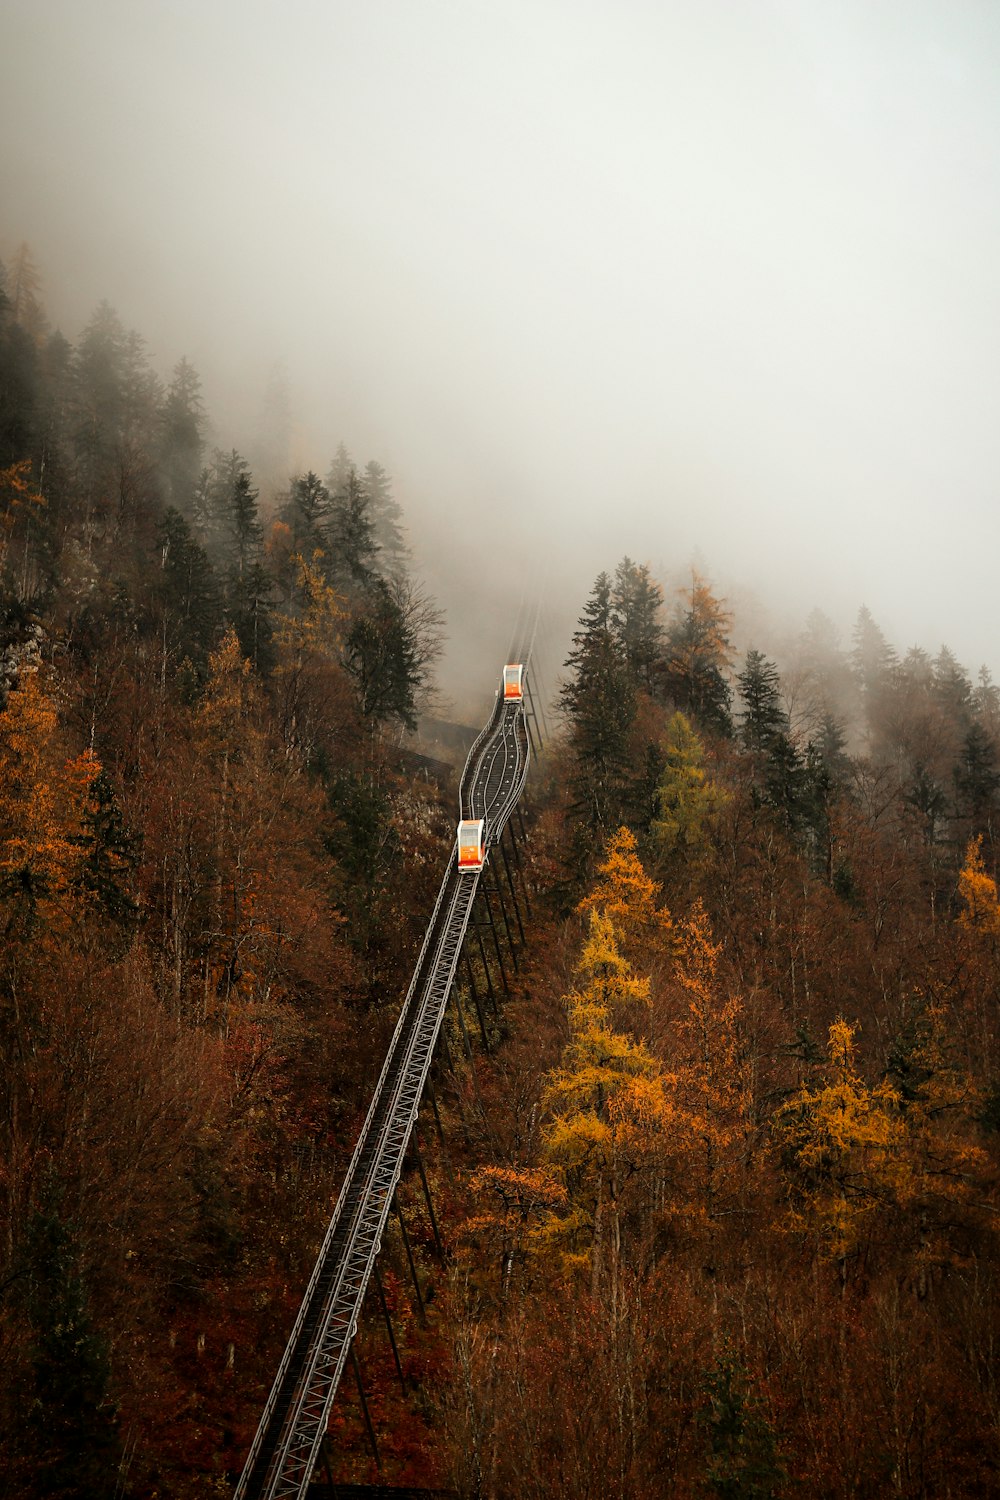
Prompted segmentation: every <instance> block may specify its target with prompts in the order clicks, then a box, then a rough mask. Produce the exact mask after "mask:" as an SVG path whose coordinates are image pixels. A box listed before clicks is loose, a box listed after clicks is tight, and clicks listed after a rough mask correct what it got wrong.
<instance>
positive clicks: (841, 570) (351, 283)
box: [0, 0, 1000, 676]
mask: <svg viewBox="0 0 1000 1500" xmlns="http://www.w3.org/2000/svg"><path fill="white" fill-rule="evenodd" d="M21 239H26V240H28V241H29V242H30V243H31V244H32V246H33V248H34V250H35V253H36V258H37V259H38V261H39V262H40V265H41V269H42V272H43V275H44V277H45V283H46V287H45V297H46V303H47V306H48V308H49V311H50V315H51V317H52V318H53V321H55V322H58V323H60V324H61V325H62V327H63V330H64V332H65V333H66V334H67V335H68V336H69V337H71V338H72V337H75V336H76V334H77V333H78V332H79V330H80V328H81V326H82V325H83V323H84V322H85V321H86V319H87V317H88V316H89V314H90V312H91V311H92V310H93V308H94V306H95V305H96V303H97V302H98V300H99V299H100V298H102V297H106V298H107V299H108V300H109V301H111V302H112V303H113V305H114V306H115V307H116V308H117V309H118V312H119V313H120V315H121V317H122V318H123V320H124V321H125V322H126V323H127V324H128V325H129V326H132V327H135V328H137V329H138V330H139V331H140V332H141V333H143V334H145V336H146V338H147V340H148V342H149V345H150V349H151V352H152V354H153V356H154V359H155V361H156V364H157V366H158V367H159V368H160V369H161V371H164V372H166V371H168V370H169V368H170V366H171V365H172V364H173V363H174V362H175V361H176V359H178V358H179V357H180V356H181V355H182V354H185V355H187V356H188V357H189V358H190V359H191V360H192V361H193V362H194V363H195V365H196V366H197V367H198V369H199V370H200V371H201V373H202V376H203V379H204V383H205V391H206V397H207V399H208V403H209V406H210V408H211V410H212V411H213V413H215V414H216V415H217V417H218V420H219V429H220V430H219V432H218V434H217V436H218V438H219V440H220V441H221V442H222V443H223V444H224V445H226V446H229V445H231V444H232V443H235V444H236V445H237V446H240V447H248V446H249V445H250V441H251V435H252V431H253V423H254V421H255V420H256V416H257V413H258V411H259V407H260V402H261V397H262V391H263V388H264V384H265V380H266V377H267V372H268V370H269V368H270V367H271V366H272V365H273V364H274V362H276V361H277V362H280V363H281V365H283V367H284V369H285V371H286V373H287V378H288V383H289V389H290V394H291V401H292V407H293V412H294V416H295V422H296V428H295V436H294V455H293V457H294V461H295V463H296V464H298V465H299V466H301V467H313V468H316V469H318V470H320V471H323V470H325V468H326V466H327V464H328V462H329V459H330V457H331V455H332V452H333V449H334V447H335V445H336V444H337V442H338V441H341V440H343V441H344V442H346V444H347V446H348V448H349V449H350V450H351V452H352V453H353V454H354V456H355V457H356V458H358V459H359V460H361V461H364V460H366V459H368V458H377V459H379V460H380V461H381V462H382V463H384V464H385V465H386V467H387V468H388V469H389V470H390V472H391V473H392V474H393V476H394V479H395V481H396V488H397V493H398V495H399V498H400V499H401V500H402V502H403V503H404V505H405V507H406V509H407V513H408V516H409V519H410V522H411V525H412V526H413V528H414V529H415V530H416V531H417V532H418V540H419V542H420V551H421V554H422V556H423V560H424V562H425V564H426V567H427V571H428V577H429V579H430V581H431V583H432V585H433V586H434V587H435V589H438V590H439V591H440V592H441V594H442V596H443V597H444V598H445V602H446V603H447V605H448V609H449V629H450V631H451V634H452V636H453V637H460V638H462V639H473V640H476V639H478V638H479V636H480V634H481V633H482V632H480V629H479V627H478V625H477V622H476V618H475V616H476V612H477V610H478V609H479V608H480V607H481V605H480V601H481V600H483V599H486V600H488V601H490V603H491V604H496V605H498V606H499V611H500V616H501V620H502V619H503V617H504V616H505V614H506V610H507V607H508V604H507V601H508V600H509V601H510V604H509V610H510V614H511V615H513V613H514V612H515V610H516V605H517V601H518V598H519V596H520V589H521V575H522V571H523V568H524V564H525V559H526V558H534V557H536V556H538V557H540V558H542V559H543V564H542V567H541V569H540V571H541V572H542V573H544V574H545V576H546V584H545V587H546V589H547V590H548V591H549V592H550V593H551V595H552V597H553V598H554V599H555V600H556V601H557V604H559V605H563V604H564V603H565V601H568V602H569V607H570V608H571V610H572V612H573V613H576V612H578V610H579V607H580V605H581V604H582V601H583V598H584V597H585V595H586V593H587V591H588V590H589V587H590V585H591V583H592V581H593V578H594V575H595V574H596V572H597V571H598V570H599V569H600V568H602V567H608V568H611V567H613V566H614V564H615V563H616V562H617V560H618V559H619V558H620V557H621V555H622V554H623V553H625V552H627V553H629V554H630V555H631V556H632V557H633V558H636V559H638V560H640V561H645V562H648V563H650V564H651V565H653V566H654V568H656V569H657V570H660V569H663V570H667V569H670V570H673V569H677V568H683V567H686V566H687V565H688V564H689V563H690V561H691V559H692V558H693V557H697V558H700V559H701V561H702V564H703V566H705V567H706V568H707V570H708V572H709V574H710V575H711V577H712V578H713V580H714V581H715V582H716V584H717V585H718V586H719V587H720V589H723V590H726V591H730V592H731V593H732V594H733V595H734V597H737V598H740V597H742V596H743V595H744V594H745V593H746V592H748V591H749V592H752V593H754V594H755V595H756V596H757V597H758V598H759V599H761V600H763V601H764V603H765V605H766V606H767V608H768V609H770V610H771V611H772V612H773V613H774V615H775V616H776V617H780V616H782V615H786V614H787V615H790V616H791V617H792V618H793V619H795V620H801V619H804V617H805V615H806V614H807V613H808V611H809V609H811V608H812V607H813V606H814V605H817V604H818V605H820V606H821V607H823V608H824V609H825V610H826V611H827V613H829V614H830V615H831V616H833V617H834V619H835V620H836V621H837V623H838V624H840V625H841V626H842V627H843V628H844V631H845V635H846V634H847V633H849V629H850V624H851V622H852V620H853V618H854V615H855V613H856V611H857V608H858V606H859V605H860V604H861V603H862V602H865V603H867V604H868V605H869V607H870V608H871V609H872V611H873V613H874V614H875V616H876V618H877V619H878V620H879V621H880V623H881V624H882V625H883V628H884V629H885V631H886V633H887V634H888V635H889V637H890V638H891V639H892V640H893V641H894V642H895V644H897V645H898V646H900V647H902V648H905V647H906V646H908V645H910V644H912V643H920V644H923V645H925V646H927V647H929V648H930V649H932V650H936V649H937V647H938V645H940V643H941V642H942V641H943V640H944V641H947V642H948V643H949V644H950V645H951V646H952V647H953V648H954V649H955V650H956V652H957V653H958V655H959V657H960V658H961V659H962V660H963V661H964V662H965V664H966V665H967V666H969V667H970V669H972V670H973V671H974V670H975V669H976V668H977V667H978V665H979V663H980V662H982V661H986V662H989V664H990V665H991V667H992V668H993V670H994V672H995V674H996V675H998V676H1000V640H998V635H997V629H996V615H997V573H998V569H997V559H998V554H1000V547H998V542H1000V506H998V504H997V488H998V476H1000V5H998V4H997V3H995V0H938V3H921V0H898V3H896V0H728V3H723V0H685V3H680V0H655V3H654V0H650V3H640V0H614V3H612V0H604V3H594V0H566V3H553V0H530V3H522V0H494V3H492V4H486V3H480V0H454V3H448V0H351V3H337V0H322V3H321V0H284V3H282V4H280V5H279V4H277V3H267V4H265V3H261V0H256V3H254V0H238V3H237V0H197V3H189V0H0V255H3V254H5V253H6V254H9V253H10V251H11V250H12V249H13V247H14V245H15V244H16V243H17V242H18V241H20V240H21ZM504 515H506V516H508V517H509V522H508V524H509V533H508V534H507V537H506V542H505V535H504V525H503V524H502V516H504ZM445 548H447V562H448V567H449V568H450V569H454V570H457V572H458V573H459V574H460V577H461V579H462V583H461V585H460V586H459V587H457V588H455V587H450V586H446V583H445V580H444V577H443V566H442V560H443V558H444V556H445V550H444V549H445ZM484 571H485V572H489V573H491V574H492V575H493V576H492V578H491V581H489V582H488V583H483V582H482V578H483V574H484ZM497 628H498V630H499V634H500V636H501V637H503V636H504V633H505V632H504V626H503V624H502V623H501V624H499V625H498V627H497ZM485 633H486V634H487V635H488V634H489V631H488V630H487V631H486V632H485ZM502 644H504V645H505V644H506V641H505V640H503V642H502ZM759 644H764V645H765V646H766V644H767V643H766V642H760V643H759Z"/></svg>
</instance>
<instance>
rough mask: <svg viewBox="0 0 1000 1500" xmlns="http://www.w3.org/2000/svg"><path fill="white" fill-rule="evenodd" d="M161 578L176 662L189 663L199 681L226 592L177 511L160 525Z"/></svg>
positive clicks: (169, 514) (168, 627)
mask: <svg viewBox="0 0 1000 1500" xmlns="http://www.w3.org/2000/svg"><path fill="white" fill-rule="evenodd" d="M160 578H161V590H162V608H163V612H164V616H165V623H166V639H167V644H168V646H169V648H170V650H171V652H172V654H173V656H174V660H175V665H178V666H179V665H181V664H182V663H183V662H184V661H185V660H186V661H188V662H189V663H190V665H191V667H192V668H193V671H194V675H195V680H196V682H199V683H200V682H202V681H203V680H204V676H205V671H206V669H207V666H208V654H209V652H210V651H211V650H212V647H213V646H214V644H215V641H216V638H217V636H218V633H219V630H220V629H221V626H222V619H223V605H222V594H221V590H220V588H219V583H218V578H217V577H216V573H215V569H214V568H213V567H212V564H211V563H210V562H209V559H208V555H207V553H206V552H205V549H204V548H203V547H202V546H200V545H199V543H198V542H196V541H195V539H194V537H193V536H192V534H191V528H190V526H189V525H188V523H187V521H186V520H185V519H184V517H183V516H182V515H181V513H180V511H178V510H173V509H171V510H168V511H167V513H166V515H165V516H164V518H163V521H162V522H161V524H160Z"/></svg>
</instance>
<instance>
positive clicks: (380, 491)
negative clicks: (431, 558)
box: [338, 463, 410, 577]
mask: <svg viewBox="0 0 1000 1500" xmlns="http://www.w3.org/2000/svg"><path fill="white" fill-rule="evenodd" d="M340 487H341V486H338V489H339V488H340ZM361 488H362V492H363V494H364V496H365V499H366V501H367V503H368V518H369V520H370V521H371V528H372V541H373V543H374V544H375V547H376V548H377V549H378V566H379V569H380V571H381V572H382V573H384V574H387V575H389V576H391V577H401V576H402V575H403V574H404V573H405V572H406V567H407V563H408V562H409V556H410V549H409V548H408V547H407V545H406V539H405V537H404V535H403V528H402V519H403V510H402V507H401V506H400V504H399V502H398V501H397V500H396V499H395V498H394V497H393V493H392V481H391V480H390V478H389V476H388V474H387V473H386V472H385V470H384V469H383V467H382V465H381V464H377V463H367V464H365V472H364V476H363V478H362V480H361Z"/></svg>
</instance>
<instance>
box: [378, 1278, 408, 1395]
mask: <svg viewBox="0 0 1000 1500" xmlns="http://www.w3.org/2000/svg"><path fill="white" fill-rule="evenodd" d="M373 1269H374V1272H375V1285H376V1287H377V1288H378V1300H379V1305H380V1306H381V1308H382V1318H383V1321H384V1323H385V1331H386V1333H387V1334H388V1335H389V1344H390V1347H391V1349H392V1357H393V1361H394V1362H395V1365H396V1374H397V1375H398V1376H399V1384H400V1389H401V1390H402V1391H403V1394H404V1395H405V1394H406V1376H405V1375H404V1374H403V1362H402V1360H401V1359H400V1357H399V1346H398V1345H397V1343H396V1331H395V1329H394V1328H393V1326H392V1318H391V1316H390V1313H389V1304H388V1302H387V1301H386V1300H385V1287H384V1286H383V1285H382V1272H381V1271H380V1270H379V1268H378V1261H377V1260H376V1262H375V1265H374V1267H373Z"/></svg>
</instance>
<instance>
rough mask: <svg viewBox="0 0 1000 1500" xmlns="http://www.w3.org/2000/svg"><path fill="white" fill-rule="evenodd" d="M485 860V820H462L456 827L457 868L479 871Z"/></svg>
mask: <svg viewBox="0 0 1000 1500" xmlns="http://www.w3.org/2000/svg"><path fill="white" fill-rule="evenodd" d="M485 859H486V819H485V818H463V819H462V821H461V822H460V823H459V825H458V868H459V869H460V870H481V869H482V868H483V862H484V860H485Z"/></svg>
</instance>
